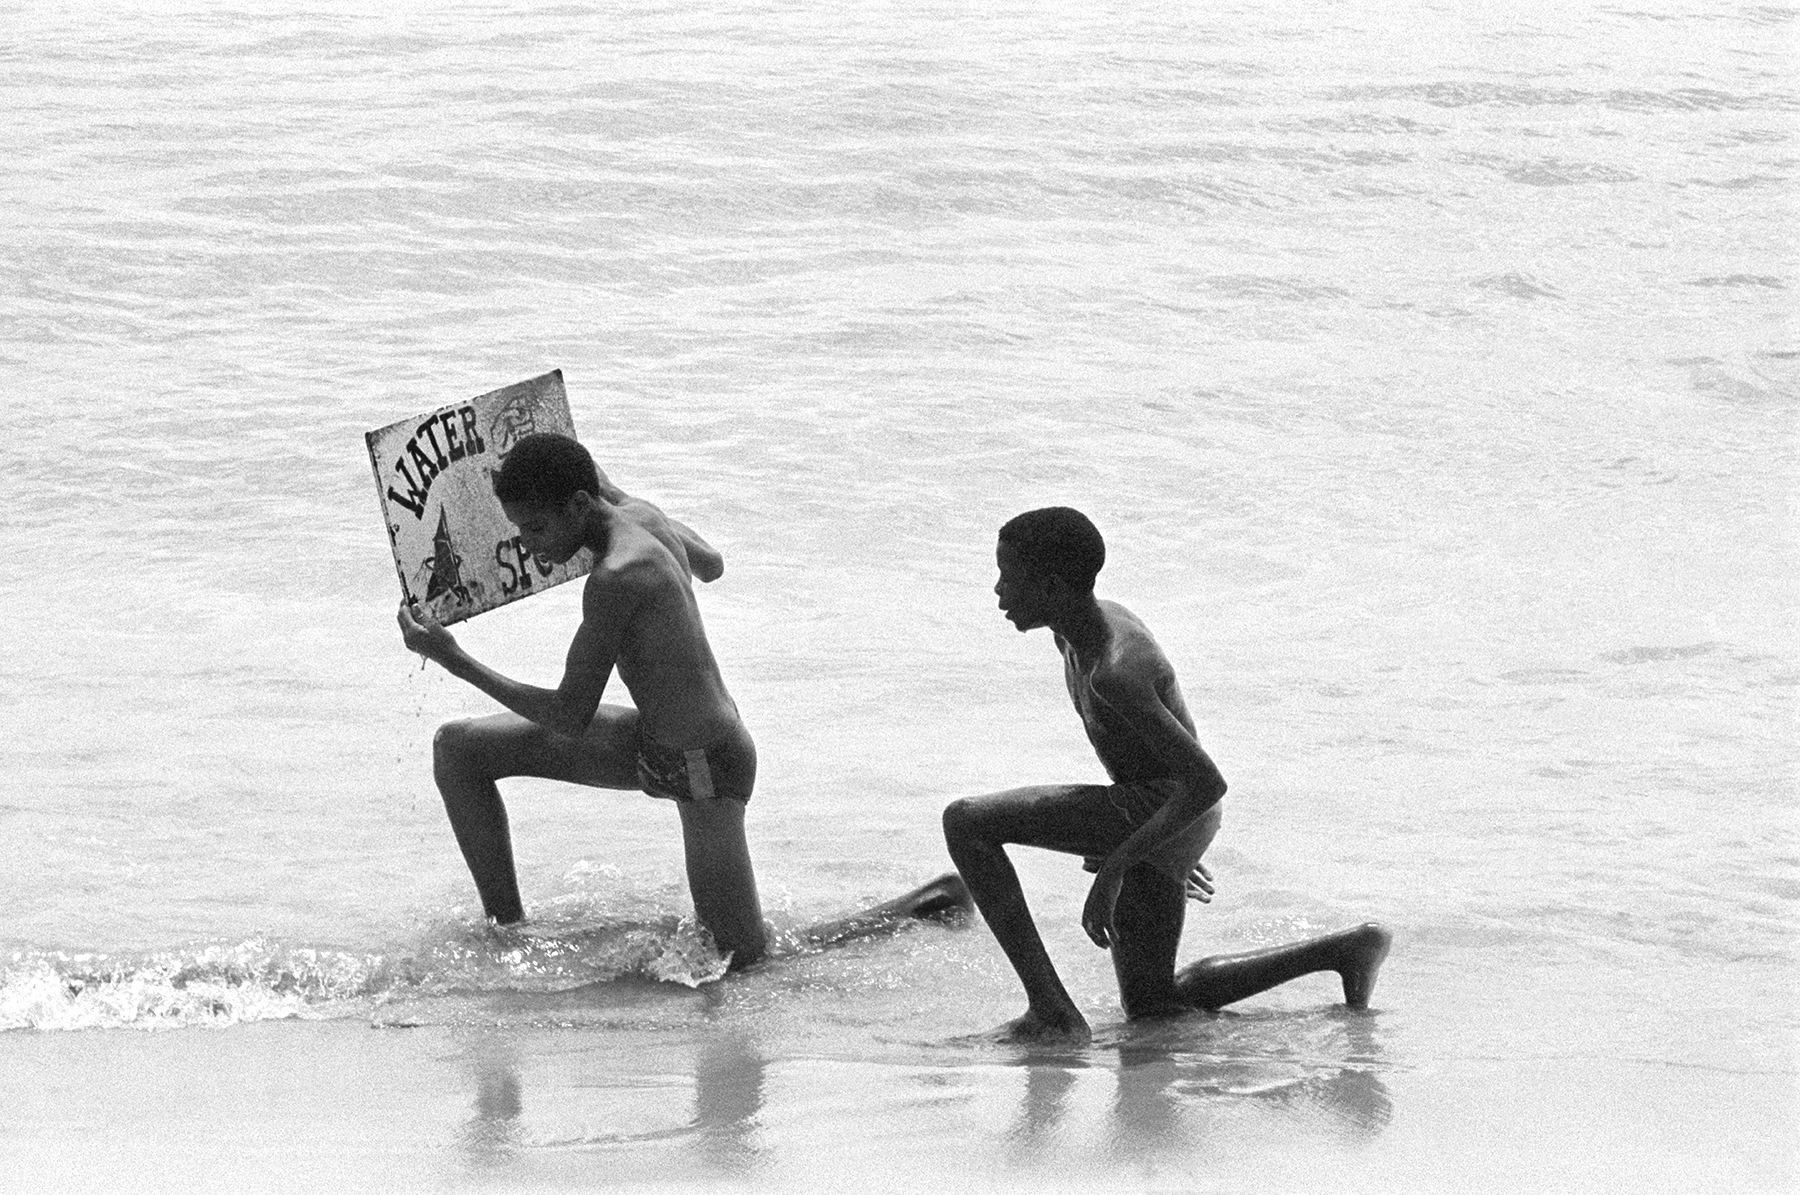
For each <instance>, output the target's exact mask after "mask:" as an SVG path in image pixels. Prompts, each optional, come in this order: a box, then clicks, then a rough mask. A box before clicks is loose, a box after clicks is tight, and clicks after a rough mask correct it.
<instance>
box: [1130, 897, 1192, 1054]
mask: <svg viewBox="0 0 1800 1195" xmlns="http://www.w3.org/2000/svg"><path fill="white" fill-rule="evenodd" d="M1186 912H1187V892H1186V887H1185V879H1184V880H1176V879H1174V878H1173V877H1171V876H1169V875H1167V874H1166V873H1164V872H1163V871H1162V870H1161V869H1160V868H1159V867H1157V866H1156V865H1155V864H1152V863H1139V864H1138V865H1137V866H1135V867H1133V868H1132V869H1131V870H1130V871H1128V872H1126V873H1125V882H1124V883H1123V884H1122V885H1120V887H1119V900H1118V903H1117V904H1115V905H1114V906H1113V931H1114V934H1113V943H1112V963H1113V974H1114V975H1116V976H1118V979H1119V1003H1120V1004H1121V1005H1123V1006H1124V1008H1125V1015H1126V1016H1127V1017H1130V1018H1131V1019H1133V1020H1136V1019H1138V1018H1139V1017H1163V1016H1173V1015H1175V1014H1177V1013H1185V1012H1191V1011H1193V1005H1192V1004H1191V1003H1190V1002H1189V1001H1187V1000H1184V999H1182V997H1181V994H1180V993H1179V992H1178V991H1177V990H1176V987H1175V949H1176V947H1177V946H1179V945H1180V944H1181V924H1182V920H1183V918H1184V917H1185V916H1186Z"/></svg>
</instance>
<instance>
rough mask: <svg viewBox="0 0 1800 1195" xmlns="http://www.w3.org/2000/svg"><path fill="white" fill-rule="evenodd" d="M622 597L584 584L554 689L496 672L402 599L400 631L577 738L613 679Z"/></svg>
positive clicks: (514, 705) (628, 605)
mask: <svg viewBox="0 0 1800 1195" xmlns="http://www.w3.org/2000/svg"><path fill="white" fill-rule="evenodd" d="M624 596H625V595H623V594H619V593H603V592H602V591H601V587H600V586H598V585H590V586H589V587H588V590H587V592H586V594H585V595H584V596H583V599H582V614H583V617H582V620H581V626H580V627H578V628H576V631H575V638H574V640H573V641H572V642H571V643H570V644H569V654H568V658H567V660H566V661H565V663H564V666H563V678H562V683H561V684H560V685H558V686H557V687H556V688H554V689H545V688H540V687H539V686H537V685H528V684H525V683H523V682H522V681H516V680H513V679H512V678H510V677H507V676H502V675H501V674H500V673H498V672H495V671H494V670H493V669H492V668H489V667H488V666H487V665H486V664H483V663H481V662H480V661H479V660H477V659H475V657H473V656H471V655H470V654H469V653H468V652H466V651H464V650H463V649H462V646H461V645H460V644H458V643H457V641H456V637H455V636H454V635H452V634H451V633H450V632H449V631H447V630H445V629H444V628H443V627H442V626H441V625H439V624H438V622H437V620H436V619H434V618H432V617H431V616H430V615H429V614H425V613H423V612H415V611H414V610H413V609H412V608H411V607H410V606H408V605H406V604H405V603H401V606H400V615H399V622H400V634H401V637H402V638H403V639H404V640H405V641H406V646H407V647H408V648H410V649H411V650H413V651H416V652H418V653H419V654H420V655H422V656H424V657H425V658H426V659H428V660H435V661H437V663H438V664H439V665H441V666H442V667H443V669H444V671H446V672H448V673H449V674H450V675H452V676H454V677H456V678H457V679H459V680H464V681H467V682H468V683H469V684H471V685H474V686H475V687H476V688H477V689H480V690H481V691H482V692H483V693H486V694H487V695H488V696H489V697H492V698H493V699H494V700H495V701H498V702H499V703H500V704H501V705H503V706H505V707H506V708H507V709H509V710H511V711H512V712H513V713H515V714H518V715H519V716H520V717H522V718H528V719H530V720H531V721H533V722H536V723H537V724H538V725H539V726H542V727H544V728H545V729H546V730H551V731H554V732H556V733H557V734H565V735H569V736H571V737H579V736H580V735H582V734H583V733H585V732H586V730H587V728H588V724H589V723H591V722H592V721H593V720H594V711H595V710H596V709H598V708H599V707H600V698H601V695H602V694H604V693H605V692H606V682H607V681H608V680H610V679H611V678H612V670H613V664H614V662H615V661H617V659H618V655H619V641H620V637H621V635H622V632H623V629H624V626H625V623H626V622H627V621H628V620H629V618H630V614H631V610H632V609H633V608H635V605H636V603H635V602H634V601H629V600H627V601H626V602H623V603H621V602H619V601H618V600H617V599H618V598H620V597H624ZM609 599H611V600H609ZM621 606H623V608H621Z"/></svg>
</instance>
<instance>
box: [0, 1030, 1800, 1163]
mask: <svg viewBox="0 0 1800 1195" xmlns="http://www.w3.org/2000/svg"><path fill="white" fill-rule="evenodd" d="M0 1060H3V1064H0V1075H3V1076H4V1077H3V1078H0V1100H3V1101H4V1106H5V1107H7V1108H8V1109H9V1110H10V1111H11V1114H10V1115H9V1116H8V1117H7V1118H6V1122H5V1123H6V1127H5V1129H4V1131H3V1132H0V1163H3V1164H4V1166H5V1168H6V1171H7V1173H8V1174H9V1175H12V1176H15V1177H14V1181H15V1182H18V1183H19V1184H20V1187H19V1189H22V1190H32V1191H41V1192H54V1191H64V1190H67V1191H75V1190H84V1191H85V1190H94V1189H105V1186H106V1185H107V1184H111V1185H115V1186H124V1187H126V1188H127V1189H132V1190H141V1191H163V1190H168V1191H175V1190H182V1191H195V1192H205V1191H233V1192H262V1191H269V1192H279V1191H289V1190H300V1189H303V1188H304V1189H307V1190H331V1191H345V1192H354V1191H384V1192H391V1191H439V1190H451V1189H461V1188H464V1187H474V1188H480V1189H484V1190H494V1189H498V1190H518V1191H538V1190H570V1189H584V1188H588V1187H593V1186H621V1187H633V1188H670V1189H682V1190H693V1189H708V1188H717V1187H721V1186H722V1187H733V1188H742V1187H750V1188H758V1189H764V1188H766V1189H778V1190H779V1189H799V1190H814V1189H823V1188H826V1187H831V1186H834V1185H836V1184H838V1183H839V1182H840V1181H841V1180H844V1179H847V1178H854V1179H855V1181H856V1182H858V1183H859V1184H860V1185H865V1186H874V1187H875V1188H876V1189H895V1190H911V1189H918V1190H939V1189H968V1188H969V1187H970V1186H971V1185H973V1186H975V1187H977V1188H979V1189H994V1190H1008V1189H1013V1188H1018V1189H1027V1188H1029V1189H1032V1190H1045V1189H1051V1190H1099V1189H1114V1190H1118V1189H1125V1190H1137V1189H1157V1190H1165V1189H1184V1190H1192V1189H1203V1190H1209V1191H1210V1190H1221V1191H1239V1190H1242V1191H1251V1190H1277V1189H1278V1190H1283V1191H1315V1190H1316V1191H1327V1190H1329V1191H1334V1192H1343V1191H1364V1190H1366V1191H1371V1192H1373V1191H1396V1190H1398V1191H1414V1190H1417V1191H1429V1190H1451V1189H1454V1190H1459V1191H1486V1190H1492V1191H1501V1190H1507V1191H1516V1190H1521V1189H1527V1190H1529V1189H1540V1190H1542V1189H1558V1190H1595V1191H1599V1190H1620V1189H1635V1188H1637V1187H1639V1186H1643V1187H1649V1186H1650V1185H1652V1184H1653V1183H1654V1185H1655V1186H1656V1187H1657V1189H1659V1190H1664V1191H1671V1190H1673V1191H1696V1192H1698V1191H1720V1190H1735V1191H1759V1190H1778V1189H1782V1188H1783V1187H1784V1186H1785V1185H1791V1184H1792V1182H1793V1180H1794V1178H1795V1172H1794V1163H1793V1159H1792V1157H1791V1155H1787V1156H1784V1151H1782V1149H1781V1148H1780V1146H1779V1144H1778V1143H1779V1142H1781V1141H1782V1140H1784V1139H1786V1134H1787V1132H1788V1129H1789V1127H1790V1126H1791V1121H1790V1120H1789V1117H1790V1116H1791V1115H1792V1113H1793V1111H1794V1110H1795V1107H1796V1102H1797V1101H1796V1099H1795V1095H1796V1081H1795V1076H1793V1075H1792V1074H1781V1073H1776V1074H1754V1075H1747V1074H1740V1073H1733V1072H1719V1071H1704V1070H1697V1069H1694V1068H1683V1067H1676V1066H1672V1065H1668V1064H1663V1063H1655V1062H1650V1063H1644V1062H1625V1061H1616V1060H1607V1059H1556V1060H1546V1059H1521V1060H1518V1061H1502V1060H1494V1059H1467V1060H1453V1059H1439V1060H1435V1061H1431V1062H1429V1063H1425V1064H1417V1063H1410V1064H1407V1065H1402V1066H1388V1067H1385V1068H1383V1069H1359V1068H1357V1067H1355V1066H1348V1065H1341V1064H1340V1065H1335V1066H1326V1067H1323V1068H1317V1067H1315V1068H1311V1070H1310V1071H1309V1070H1308V1069H1307V1068H1304V1067H1300V1068H1296V1067H1295V1066H1294V1065H1292V1064H1291V1063H1290V1064H1286V1065H1278V1064H1271V1063H1270V1062H1269V1061H1268V1060H1266V1059H1255V1058H1235V1059H1234V1058H1230V1057H1224V1058H1220V1057H1212V1058H1201V1057H1198V1056H1194V1055H1183V1054H1180V1053H1178V1052H1175V1051H1170V1050H1166V1049H1161V1048H1159V1047H1158V1046H1157V1045H1156V1042H1155V1040H1154V1039H1150V1040H1145V1041H1139V1042H1137V1043H1136V1044H1134V1045H1131V1046H1130V1047H1129V1048H1113V1049H1099V1050H1087V1051H1081V1052H1077V1053H1073V1054H1066V1055H1054V1054H1032V1053H1029V1052H1026V1051H1022V1050H1005V1049H998V1050H995V1049H990V1050H971V1051H957V1052H956V1053H955V1054H953V1055H951V1054H946V1052H944V1051H942V1050H923V1051H914V1053H913V1055H912V1056H911V1057H910V1058H908V1059H900V1060H894V1059H889V1060H884V1061H870V1060H867V1059H858V1058H844V1057H830V1056H823V1055H815V1054H807V1053H798V1052H793V1051H792V1050H791V1049H790V1050H789V1051H788V1052H787V1053H786V1054H774V1055H772V1054H771V1053H770V1052H769V1051H768V1050H766V1049H765V1048H764V1047H763V1046H761V1045H760V1044H759V1043H758V1042H757V1040H756V1038H755V1035H754V1034H753V1033H750V1032H746V1031H745V1030H744V1029H742V1028H739V1027H732V1026H725V1025H719V1026H709V1027H704V1028H701V1029H699V1030H698V1031H695V1030H692V1029H682V1030H673V1031H671V1030H670V1029H669V1028H668V1027H653V1028H645V1029H625V1030H621V1029H618V1028H604V1029H596V1028H594V1027H578V1028H545V1027H531V1028H505V1027H501V1028H495V1027H492V1026H484V1027H479V1028H475V1027H471V1028H460V1027H452V1026H441V1025H440V1026H421V1027H418V1028H407V1029H400V1028H380V1027H376V1026H373V1025H370V1024H369V1023H368V1022H366V1021H362V1020H351V1019H344V1020H335V1021H305V1020H290V1021H268V1022H259V1023H256V1024H251V1025H239V1026H235V1027H231V1028H226V1029H208V1028H191V1029H180V1030H168V1031H148V1032H143V1031H120V1030H98V1031H87V1032H79V1033H65V1034H43V1033H13V1034H7V1035H4V1036H3V1037H0Z"/></svg>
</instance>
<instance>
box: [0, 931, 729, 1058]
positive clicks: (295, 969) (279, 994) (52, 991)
mask: <svg viewBox="0 0 1800 1195" xmlns="http://www.w3.org/2000/svg"><path fill="white" fill-rule="evenodd" d="M729 961H730V960H729V958H728V957H727V956H724V955H721V954H720V953H719V952H718V950H717V949H716V948H715V947H714V945H713V942H712V937H711V935H710V934H708V933H707V932H706V930H705V929H704V928H703V927H701V926H700V925H699V924H697V923H696V922H695V921H694V920H693V919H692V918H691V917H680V918H678V917H673V916H669V917H664V918H660V919H657V920H653V921H642V920H639V921H620V920H618V919H616V918H614V919H610V920H600V921H593V920H589V919H586V918H583V917H582V916H580V915H579V913H578V912H571V911H570V910H568V909H551V910H549V911H548V913H547V914H541V915H538V916H536V917H535V918H534V920H533V921H532V922H530V923H528V924H527V925H525V926H523V927H517V928H514V927H507V928H502V929H496V928H493V927H490V926H488V925H486V924H469V923H467V922H457V923H445V924H440V925H439V926H436V927H434V928H433V929H432V930H430V931H428V932H427V933H426V934H425V935H423V938H422V940H421V941H419V942H416V943H413V944H411V945H403V946H398V947H395V948H393V949H390V950H385V951H379V952H375V953H362V952H359V951H356V950H341V949H331V948H324V947H313V946H302V945H289V944H286V943H283V942H279V941H275V940H271V939H268V938H260V937H259V938H250V939H247V940H244V941H238V942H207V943H201V944H195V945H189V946H184V947H179V948H175V949H169V950H156V951H142V952H120V953H97V952H85V951H63V950H43V949H22V950H14V951H12V952H10V953H9V954H5V955H0V1031H3V1030H16V1029H38V1030H46V1031H55V1030H71V1029H109V1028H121V1027H133V1028H178V1027H183V1026H190V1025H232V1024H240V1023H244V1022H250V1021H267V1020H279V1019H283V1018H289V1017H301V1018H314V1019H326V1018H333V1017H345V1016H362V1015H369V1014H370V1013H372V1012H374V1011H376V1010H377V1009H379V1008H380V1006H382V1005H383V1004H386V1003H388V1002H389V1001H392V1000H395V999H402V998H416V997H421V996H439V995H451V994H455V993H490V992H524V993H548V992H561V991H569V990H571V989H574V988H580V987H586V986H588V985H591V984H596V983H605V982H609V981H613V980H618V979H626V978H640V979H652V980H660V981H664V982H668V983H676V984H682V985H685V986H687V987H698V986H699V985H701V984H703V983H708V982H711V981H712V980H715V979H718V978H719V977H720V976H722V975H724V973H725V970H726V966H727V964H728V962H729Z"/></svg>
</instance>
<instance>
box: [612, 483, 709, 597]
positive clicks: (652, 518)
mask: <svg viewBox="0 0 1800 1195" xmlns="http://www.w3.org/2000/svg"><path fill="white" fill-rule="evenodd" d="M618 505H620V506H622V507H624V508H625V509H626V510H628V511H630V512H631V513H632V514H633V515H634V516H635V519H636V521H637V522H638V523H640V524H642V525H643V527H644V529H645V530H647V531H649V532H650V534H652V535H654V536H656V538H657V539H660V540H662V541H663V545H664V546H665V547H667V548H668V549H669V550H670V551H671V552H673V553H674V555H675V558H676V559H678V560H686V561H687V566H688V572H690V573H692V574H693V575H694V576H695V577H696V578H697V579H699V580H701V581H717V580H718V579H719V578H720V577H721V576H723V575H724V573H725V557H724V556H722V555H720V554H719V550H718V549H717V548H715V547H713V546H712V545H711V544H709V543H707V542H706V540H704V539H702V538H701V536H700V533H699V532H698V531H695V530H694V529H693V528H692V527H689V526H688V525H687V524H686V523H683V522H681V521H680V520H679V519H672V518H670V517H669V516H668V515H667V514H665V513H664V512H663V510H662V508H661V507H659V506H657V505H656V503H654V502H650V501H647V500H646V499H643V498H638V497H635V496H633V495H629V494H625V493H623V492H620V494H619V501H618ZM633 508H635V509H633ZM671 539H673V540H674V541H675V543H674V544H670V543H669V542H668V541H669V540H671ZM677 546H679V547H680V549H681V550H680V551H679V552H676V551H675V549H676V547H677Z"/></svg>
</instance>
